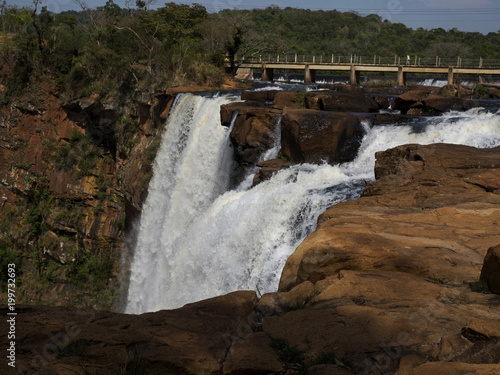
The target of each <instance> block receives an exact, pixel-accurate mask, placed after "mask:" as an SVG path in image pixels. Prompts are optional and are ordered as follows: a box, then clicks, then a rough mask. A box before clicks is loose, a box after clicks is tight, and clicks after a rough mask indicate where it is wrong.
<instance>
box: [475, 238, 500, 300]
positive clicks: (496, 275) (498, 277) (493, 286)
mask: <svg viewBox="0 0 500 375" xmlns="http://www.w3.org/2000/svg"><path fill="white" fill-rule="evenodd" d="M480 279H481V281H482V282H483V283H485V285H484V286H485V287H487V288H488V289H489V290H491V291H492V292H493V293H497V294H500V245H497V246H494V247H490V248H489V249H488V252H487V253H486V256H485V258H484V263H483V268H482V270H481V277H480Z"/></svg>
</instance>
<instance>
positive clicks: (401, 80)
mask: <svg viewBox="0 0 500 375" xmlns="http://www.w3.org/2000/svg"><path fill="white" fill-rule="evenodd" d="M397 85H398V86H406V72H404V71H403V67H402V66H399V67H398V82H397Z"/></svg>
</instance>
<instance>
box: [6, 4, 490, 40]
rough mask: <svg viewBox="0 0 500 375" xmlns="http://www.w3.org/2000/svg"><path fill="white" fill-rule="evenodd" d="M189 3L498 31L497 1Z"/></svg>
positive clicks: (52, 6) (61, 6) (71, 6)
mask: <svg viewBox="0 0 500 375" xmlns="http://www.w3.org/2000/svg"><path fill="white" fill-rule="evenodd" d="M84 1H85V3H86V4H87V5H88V6H89V7H91V8H94V7H97V6H101V5H104V4H105V3H106V0H84ZM114 1H115V3H116V4H118V5H120V6H121V7H125V6H126V4H127V3H128V4H130V6H134V5H135V0H114ZM165 2H166V1H156V2H155V3H153V4H154V5H153V7H159V6H163V4H164V3H165ZM175 2H176V3H186V4H191V3H193V2H197V3H199V4H202V5H204V6H205V7H206V8H207V9H208V11H210V12H214V11H218V10H220V9H226V8H236V9H250V8H266V7H268V6H270V5H276V6H279V7H280V8H285V7H288V6H289V7H294V8H309V9H312V10H318V9H323V10H332V9H337V10H339V11H350V10H352V11H356V12H358V13H360V14H370V13H377V14H379V15H380V16H382V17H383V18H384V19H389V20H390V21H391V22H401V23H404V24H406V25H407V26H409V27H411V28H413V29H416V28H418V27H423V28H425V29H433V28H438V27H442V28H443V29H445V30H449V29H452V28H454V27H456V28H457V29H459V30H463V31H479V32H482V33H485V34H486V33H488V32H497V31H499V30H500V1H499V0H316V1H314V0H310V1H304V0H272V1H266V0H198V1H175ZM7 3H8V4H10V5H17V6H29V5H32V0H8V1H7ZM42 5H46V6H47V7H48V9H50V10H52V11H55V12H59V11H63V10H69V9H80V7H79V6H78V4H77V3H76V2H75V1H74V0H42Z"/></svg>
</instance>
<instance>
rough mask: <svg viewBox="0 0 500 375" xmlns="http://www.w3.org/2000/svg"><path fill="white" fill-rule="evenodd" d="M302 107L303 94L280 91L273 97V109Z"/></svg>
mask: <svg viewBox="0 0 500 375" xmlns="http://www.w3.org/2000/svg"><path fill="white" fill-rule="evenodd" d="M304 105H305V103H304V102H303V93H298V92H284V91H280V92H277V93H276V95H275V96H274V102H273V107H274V108H276V109H285V108H300V107H304Z"/></svg>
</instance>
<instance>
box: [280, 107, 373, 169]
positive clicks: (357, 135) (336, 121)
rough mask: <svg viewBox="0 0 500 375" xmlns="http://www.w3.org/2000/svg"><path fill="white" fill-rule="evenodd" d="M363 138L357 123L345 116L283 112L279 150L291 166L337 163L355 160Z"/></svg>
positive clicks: (309, 112)
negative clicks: (290, 161)
mask: <svg viewBox="0 0 500 375" xmlns="http://www.w3.org/2000/svg"><path fill="white" fill-rule="evenodd" d="M363 134H364V130H363V128H362V126H361V123H360V121H359V119H358V118H357V117H355V116H352V115H349V114H347V113H332V112H322V111H315V110H310V109H302V110H301V109H286V110H285V111H283V119H282V132H281V150H282V153H283V155H285V156H286V157H287V158H289V159H291V160H293V161H294V162H301V163H322V162H328V163H332V164H334V163H340V162H344V161H349V160H352V159H353V158H354V157H355V156H356V154H357V151H358V148H359V145H360V142H361V138H362V136H363Z"/></svg>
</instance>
